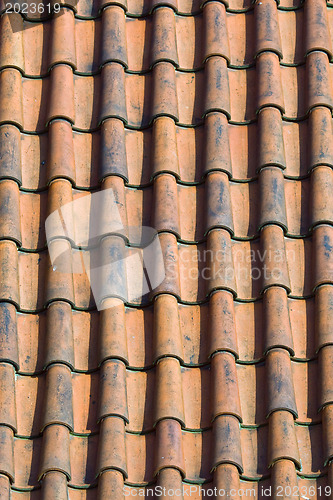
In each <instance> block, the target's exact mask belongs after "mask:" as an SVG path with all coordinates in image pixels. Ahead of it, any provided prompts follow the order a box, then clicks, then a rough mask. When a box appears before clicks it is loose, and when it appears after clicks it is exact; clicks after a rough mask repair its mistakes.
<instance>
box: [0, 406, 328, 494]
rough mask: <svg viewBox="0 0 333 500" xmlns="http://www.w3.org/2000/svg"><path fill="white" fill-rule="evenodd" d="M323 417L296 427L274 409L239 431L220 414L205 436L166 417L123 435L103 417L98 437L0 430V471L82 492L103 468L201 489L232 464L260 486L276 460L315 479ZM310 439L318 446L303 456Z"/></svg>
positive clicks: (114, 420)
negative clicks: (164, 476)
mask: <svg viewBox="0 0 333 500" xmlns="http://www.w3.org/2000/svg"><path fill="white" fill-rule="evenodd" d="M322 415H323V423H322V424H320V425H313V426H305V425H295V423H294V420H293V417H292V415H291V414H290V413H289V412H287V411H275V412H274V413H272V415H271V417H270V419H269V423H268V425H267V426H264V427H259V428H255V427H242V428H240V425H239V421H238V419H237V418H236V417H235V416H233V415H220V416H218V417H217V418H216V419H215V421H214V422H213V425H212V429H209V430H206V431H204V432H187V431H185V430H182V428H181V425H180V423H179V422H178V421H177V420H175V419H173V418H168V419H164V420H161V421H160V422H159V423H158V424H157V425H156V430H155V431H154V432H153V433H146V434H135V433H130V432H126V430H125V423H124V420H123V419H122V418H120V417H117V416H109V417H106V418H104V419H103V420H102V421H101V423H100V427H99V433H98V434H92V435H90V436H80V435H73V434H71V433H70V431H69V429H68V427H66V426H64V425H62V424H54V425H49V426H47V427H46V428H45V429H44V432H43V437H40V438H35V439H26V438H25V439H22V438H20V437H14V433H13V430H12V429H11V428H9V427H8V426H2V427H1V431H0V439H1V445H2V447H1V448H2V454H1V462H0V464H1V471H2V473H3V474H5V475H7V476H8V477H9V479H10V481H12V482H15V487H16V488H18V489H31V488H32V487H36V486H38V482H39V481H40V480H41V479H43V477H44V475H45V474H46V473H47V472H49V471H60V472H62V473H63V474H64V475H65V477H67V480H68V481H69V484H70V485H73V486H76V487H83V488H84V487H86V486H87V485H88V486H89V485H93V484H96V479H97V478H98V476H99V474H100V473H102V472H103V471H105V470H118V471H120V472H121V473H122V475H123V479H125V481H127V482H128V483H129V484H132V485H145V484H149V483H151V482H152V481H153V480H154V476H156V475H157V474H158V473H159V472H160V471H161V470H163V469H165V468H173V469H176V470H178V471H179V472H180V474H181V476H182V477H183V478H184V479H186V480H187V481H189V482H194V483H200V482H202V481H211V480H212V478H213V475H215V474H216V468H217V466H218V465H219V464H226V463H229V464H233V465H234V466H235V471H236V472H237V473H238V474H240V475H241V476H242V477H243V478H248V479H250V480H251V479H252V480H258V479H263V478H264V477H265V476H267V473H268V472H269V468H270V467H272V465H274V464H275V463H276V462H278V461H279V460H281V459H284V460H289V461H291V462H293V466H294V468H295V467H296V469H297V470H298V471H301V472H302V473H303V475H305V476H309V477H315V476H316V475H318V473H320V470H321V469H322V467H323V465H324V463H325V465H326V463H327V461H328V460H329V459H331V458H332V453H333V448H332V443H331V439H330V435H331V433H332V406H327V407H326V408H325V409H324V410H323V411H322ZM322 435H324V437H325V439H324V440H323V444H321V442H322ZM311 441H315V442H316V447H313V448H312V449H311V453H309V446H310V442H311ZM14 457H15V460H14ZM294 471H295V469H294ZM294 473H295V479H296V471H295V472H294Z"/></svg>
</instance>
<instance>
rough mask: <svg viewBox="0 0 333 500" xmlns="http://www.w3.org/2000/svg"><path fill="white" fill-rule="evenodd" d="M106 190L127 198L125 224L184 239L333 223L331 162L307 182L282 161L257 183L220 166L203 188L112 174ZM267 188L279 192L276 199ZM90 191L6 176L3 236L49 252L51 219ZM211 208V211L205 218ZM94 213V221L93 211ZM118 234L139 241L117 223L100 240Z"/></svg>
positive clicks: (293, 232)
mask: <svg viewBox="0 0 333 500" xmlns="http://www.w3.org/2000/svg"><path fill="white" fill-rule="evenodd" d="M61 166H63V165H62V164H61ZM102 189H104V190H107V189H112V192H113V194H114V195H115V197H116V199H117V200H119V201H121V205H120V211H119V213H120V217H121V221H122V223H123V227H139V226H151V227H154V228H155V229H156V230H157V231H158V232H170V233H173V234H175V236H176V237H177V239H178V241H179V242H182V243H187V242H189V243H194V242H196V243H199V242H200V243H202V242H203V241H204V240H207V239H209V236H208V233H209V231H211V230H213V229H216V228H223V229H226V230H227V231H228V232H229V233H230V235H231V238H232V239H233V238H236V239H244V240H251V239H253V238H259V233H260V230H261V229H262V228H263V227H264V226H266V225H267V224H272V223H275V224H277V225H279V226H280V227H281V228H282V229H283V230H284V232H285V234H286V235H287V236H288V237H290V238H293V237H297V238H299V237H305V236H310V235H311V233H312V232H313V230H314V228H315V227H316V226H318V225H319V224H323V223H325V224H330V223H332V222H333V221H332V198H331V193H332V190H333V173H332V170H331V168H330V167H328V166H321V167H317V168H315V169H314V171H313V173H312V175H311V179H310V178H306V179H303V180H299V181H295V180H290V179H284V177H283V174H282V171H281V170H280V169H278V168H275V167H267V168H264V169H263V170H262V171H261V172H260V175H259V179H258V181H255V182H251V183H236V182H232V181H231V182H229V180H228V177H227V175H226V174H225V173H224V172H212V173H210V175H208V176H207V178H206V180H205V184H200V185H198V186H185V185H183V184H177V182H176V179H175V177H174V176H172V175H169V174H162V175H159V176H157V177H156V178H155V179H154V182H153V186H151V187H146V188H143V189H132V188H129V187H126V186H125V184H124V181H123V179H121V178H119V177H118V176H116V177H114V176H110V177H107V178H106V179H105V180H104V181H103V182H102ZM267 191H270V192H271V193H272V196H271V197H270V198H267V196H266V193H267ZM60 193H61V196H60ZM105 193H107V191H105ZM310 193H311V194H312V203H310V204H307V210H306V209H304V207H303V206H302V204H301V203H300V194H302V196H303V197H306V198H307V199H308V198H309V197H310ZM86 196H88V194H87V192H85V191H79V190H73V189H72V185H71V183H70V182H69V181H68V180H67V179H57V180H54V181H52V182H51V184H50V186H49V188H48V190H47V191H42V192H36V193H32V192H26V191H20V190H19V187H18V185H17V183H16V182H15V181H13V180H2V181H0V219H1V221H0V238H1V239H6V240H12V241H14V242H16V243H17V245H18V246H19V247H22V248H23V249H25V250H29V251H35V252H36V251H42V250H43V249H45V248H46V235H45V219H46V217H47V216H48V215H49V214H51V213H52V212H53V211H54V210H59V209H60V208H61V205H63V204H66V203H70V202H73V201H74V202H75V201H77V200H80V199H82V197H86ZM89 199H91V198H90V196H89ZM286 199H287V200H288V201H289V203H286ZM151 207H154V211H153V212H152V210H151ZM192 207H195V213H194V214H193V212H191V208H192ZM205 207H207V211H206V217H202V213H203V211H204V210H205ZM105 211H107V207H105ZM244 211H246V212H247V213H251V218H250V219H249V220H248V219H244V218H241V217H240V214H241V213H243V212H244ZM37 214H38V215H37ZM87 217H88V219H87V223H89V222H90V217H89V214H88V215H87ZM71 227H73V231H72V232H70V236H69V238H71V240H72V243H73V245H84V246H85V247H87V244H84V243H82V241H80V239H79V234H80V227H78V226H77V224H76V226H75V225H74V223H73V224H72V225H71ZM76 233H77V234H76ZM110 233H118V234H122V235H123V236H124V237H125V239H126V241H129V242H130V243H133V241H131V236H130V235H127V234H125V233H120V232H119V231H117V229H116V228H115V227H114V226H112V224H107V225H106V224H105V225H104V227H101V228H100V238H102V237H103V236H106V235H107V234H110ZM59 236H62V234H61V233H60V232H59V231H57V228H54V230H53V232H52V233H50V232H49V234H48V238H49V239H50V238H55V237H59ZM255 244H256V243H255V242H253V245H255ZM200 248H201V247H200ZM253 260H254V259H253Z"/></svg>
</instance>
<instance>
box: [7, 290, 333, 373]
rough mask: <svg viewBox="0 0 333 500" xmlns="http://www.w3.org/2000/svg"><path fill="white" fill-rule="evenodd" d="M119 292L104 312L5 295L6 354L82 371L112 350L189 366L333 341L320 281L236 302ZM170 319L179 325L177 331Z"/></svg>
mask: <svg viewBox="0 0 333 500" xmlns="http://www.w3.org/2000/svg"><path fill="white" fill-rule="evenodd" d="M113 300H114V302H115V304H117V305H118V307H113V308H111V310H110V311H109V312H108V310H105V311H104V312H103V314H102V315H101V317H100V316H99V313H98V311H90V312H87V311H77V310H71V307H70V305H69V304H68V303H66V302H54V303H52V304H51V305H50V306H49V307H48V309H47V310H45V311H43V312H41V313H39V314H30V313H29V314H25V313H17V312H16V309H15V306H14V305H13V304H8V303H5V302H4V303H2V304H1V305H0V309H1V312H2V315H3V318H5V319H4V320H3V321H2V323H1V339H2V341H1V345H0V359H1V360H2V361H4V360H7V361H8V362H10V363H12V364H13V365H14V366H15V367H16V369H17V370H18V371H19V372H20V373H23V374H30V375H33V374H37V373H40V372H41V371H42V370H43V369H45V368H46V367H47V366H49V365H50V364H51V363H53V362H57V361H63V362H64V363H65V364H67V365H68V366H69V367H70V368H71V369H72V370H76V371H78V372H82V371H83V372H88V371H94V370H97V368H98V366H99V365H100V363H101V362H103V361H104V360H106V359H111V358H115V359H121V360H123V361H124V362H125V364H126V365H129V366H130V367H131V368H133V369H143V368H145V369H148V368H151V367H152V366H153V364H154V363H156V361H157V360H158V359H160V358H162V357H163V356H166V355H170V356H173V357H175V358H177V359H179V360H180V363H181V364H182V365H184V366H198V365H204V364H205V363H207V362H208V361H209V358H210V356H211V355H212V354H213V353H214V352H222V351H226V352H231V353H233V354H234V355H235V356H236V359H238V358H239V360H240V362H241V363H257V362H258V361H260V360H263V357H264V355H265V354H266V352H267V351H268V350H269V349H272V348H274V347H279V346H280V347H281V346H283V347H284V348H285V349H286V350H287V351H288V352H289V353H290V355H291V356H293V357H295V359H296V360H298V359H299V360H301V361H306V360H309V359H311V360H312V359H314V357H315V356H316V354H317V352H318V351H319V350H320V349H321V348H322V347H323V346H324V345H329V344H330V342H331V340H330V324H331V322H332V314H333V313H332V311H333V309H332V306H331V302H332V288H331V286H330V285H327V286H321V287H319V288H318V290H317V291H316V294H315V297H314V298H311V299H310V298H309V299H307V300H300V299H290V298H287V297H286V291H285V290H284V289H281V288H278V287H272V288H269V289H268V290H267V291H266V292H265V294H264V295H263V298H262V300H259V301H257V302H252V303H247V302H233V301H232V297H231V294H230V292H224V291H219V292H216V293H214V294H213V295H212V296H211V298H210V301H209V302H205V303H203V304H201V305H196V306H189V305H184V304H180V303H178V302H177V299H176V298H175V297H173V296H171V295H161V296H159V297H158V298H157V299H156V303H155V306H149V307H146V308H144V309H137V308H132V307H125V306H124V305H123V304H122V302H121V301H120V300H119V299H113ZM318 318H319V319H318ZM164 320H167V321H168V324H170V325H172V329H171V331H170V332H169V329H168V328H167V327H166V326H163V325H165V323H163V321H164ZM208 321H210V326H209V327H208V328H207V327H206V324H207V323H208ZM222 328H223V331H224V332H225V333H224V335H223V336H221V335H220V334H219V332H220V331H221V329H222ZM6 331H7V332H8V334H6ZM44 331H47V332H48V334H47V342H44V341H45V335H44ZM314 331H315V332H316V338H315V337H314V336H313V335H312V333H313V332H314ZM304 332H305V333H304ZM26 339H29V341H27V340H26ZM64 346H67V347H66V349H65V348H64ZM240 370H241V368H240Z"/></svg>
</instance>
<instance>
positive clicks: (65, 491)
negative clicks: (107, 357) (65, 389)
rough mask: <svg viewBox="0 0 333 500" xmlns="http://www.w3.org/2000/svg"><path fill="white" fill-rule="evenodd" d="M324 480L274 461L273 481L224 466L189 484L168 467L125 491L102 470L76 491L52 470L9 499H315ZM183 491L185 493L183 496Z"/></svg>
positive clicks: (3, 481) (116, 475)
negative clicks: (229, 495) (153, 480)
mask: <svg viewBox="0 0 333 500" xmlns="http://www.w3.org/2000/svg"><path fill="white" fill-rule="evenodd" d="M331 476H332V471H331V468H329V480H331ZM327 481H328V480H327V476H326V475H325V476H320V477H318V478H315V479H311V478H308V477H307V478H305V477H304V476H302V475H301V474H300V475H299V476H296V474H295V471H294V465H293V463H292V462H290V461H289V460H280V461H278V462H276V464H275V465H274V467H273V469H272V479H270V478H264V479H263V480H260V481H251V480H244V479H243V480H242V479H241V480H240V479H239V477H238V472H237V468H236V467H235V466H234V465H232V464H223V465H218V466H217V468H216V472H215V480H214V481H213V482H208V483H203V484H192V483H188V482H183V481H182V478H181V475H180V472H179V471H177V470H175V469H173V468H167V469H162V470H161V472H160V473H159V475H158V479H157V485H156V487H155V485H151V486H148V487H146V488H144V487H141V488H140V487H135V486H129V485H126V486H125V490H124V480H123V476H122V474H121V472H119V471H117V470H106V471H104V472H103V473H102V474H101V475H100V477H99V482H98V488H96V487H92V488H91V489H86V488H84V489H82V488H75V487H73V486H71V485H68V483H67V480H66V476H65V475H64V474H63V473H61V472H59V471H52V472H49V473H47V474H46V475H45V477H44V479H43V483H42V487H41V489H35V490H33V491H23V490H12V493H11V497H10V498H11V499H13V500H30V499H33V500H41V499H43V500H46V499H47V498H50V495H52V494H54V491H55V489H56V490H57V492H58V495H62V498H69V499H70V500H95V499H96V498H98V500H102V499H104V498H110V496H113V497H114V498H122V495H123V493H124V491H125V494H126V496H135V497H139V498H152V497H153V494H154V492H156V496H157V497H159V496H161V495H162V494H163V491H167V490H168V489H171V490H172V489H173V490H174V491H176V492H177V493H180V498H183V496H184V498H187V497H189V496H190V497H191V498H193V499H194V500H199V499H203V498H207V497H208V496H212V494H213V492H214V488H216V490H217V491H220V492H221V495H222V492H223V491H229V490H233V491H237V492H238V491H240V495H241V494H242V495H243V496H253V497H257V496H258V497H259V498H264V497H265V496H266V497H267V496H269V495H270V494H271V493H272V492H273V493H278V494H279V493H281V491H282V488H283V489H284V488H287V491H289V490H288V488H290V489H291V491H294V492H298V491H300V492H301V493H304V494H306V492H307V491H310V492H311V494H313V495H312V496H314V495H315V493H314V492H317V488H318V491H323V492H326V493H327V495H326V496H328V495H329V491H330V485H329V484H328V482H327ZM0 488H1V489H0V492H1V494H2V495H3V498H4V499H6V500H7V499H8V498H9V494H10V484H9V479H8V477H6V476H4V475H2V476H0ZM270 488H271V490H270ZM182 492H184V493H183V494H182ZM178 496H179V494H178ZM170 498H172V497H170Z"/></svg>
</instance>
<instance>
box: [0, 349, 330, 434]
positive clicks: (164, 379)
mask: <svg viewBox="0 0 333 500" xmlns="http://www.w3.org/2000/svg"><path fill="white" fill-rule="evenodd" d="M332 352H333V351H332V346H331V345H330V346H324V347H323V348H322V349H321V350H320V351H319V356H318V361H311V362H308V363H304V362H297V361H290V358H289V353H288V352H287V351H286V349H284V348H282V347H281V348H273V349H271V350H270V351H268V354H267V355H266V359H265V363H264V364H255V365H249V364H242V365H241V364H239V363H236V362H235V358H234V356H233V355H232V354H231V353H229V352H218V353H215V355H214V356H213V357H212V359H211V361H210V365H205V366H203V367H197V368H195V367H182V366H181V365H180V363H179V360H177V359H176V358H174V357H171V355H169V356H168V357H164V358H161V359H160V361H159V362H158V363H157V365H156V367H155V368H152V369H150V370H147V371H142V370H139V371H138V370H137V371H135V370H130V369H128V368H126V365H125V363H124V362H123V361H121V360H117V359H108V360H106V361H105V362H103V364H102V365H101V367H100V368H99V370H98V371H96V372H94V373H91V374H88V373H73V372H71V371H70V368H69V367H68V365H65V363H67V360H66V359H64V360H63V361H56V362H54V363H53V364H52V365H50V366H49V368H48V369H47V370H45V372H44V373H41V374H39V375H38V376H34V377H32V376H28V375H20V374H17V375H15V371H14V367H13V366H12V364H10V363H9V362H3V363H1V364H0V386H1V397H0V416H1V418H0V421H1V425H6V426H9V427H11V428H12V429H13V430H14V432H15V433H16V434H18V435H19V436H21V437H27V438H28V437H29V438H33V437H37V436H39V435H41V434H42V433H43V431H44V429H45V427H47V426H48V425H52V424H56V423H61V424H62V425H65V426H67V427H68V428H69V429H70V430H71V431H72V432H75V433H76V434H80V435H81V434H83V435H88V434H91V433H97V432H98V429H99V423H100V421H101V420H102V419H104V418H106V417H107V416H110V415H117V416H119V417H121V418H123V420H124V421H125V422H126V423H127V425H126V429H127V431H128V432H132V433H133V432H134V433H147V432H153V430H154V428H155V426H156V424H157V422H159V421H160V420H163V419H165V418H173V419H175V420H177V421H178V422H180V424H181V425H182V427H183V428H184V429H186V430H189V431H196V432H203V431H205V430H206V429H209V428H210V427H211V426H212V422H214V420H215V419H216V418H217V417H218V416H219V415H234V416H235V417H236V418H237V419H238V420H239V422H240V423H241V424H242V427H244V428H246V427H247V426H250V427H251V426H254V427H256V426H264V425H266V418H268V417H269V416H270V415H271V414H272V413H273V412H275V411H278V410H287V411H289V412H290V413H291V414H292V415H293V416H294V418H295V419H296V420H297V423H298V424H299V425H310V424H319V423H320V422H321V414H320V413H319V414H318V412H319V411H320V410H322V409H323V408H324V407H326V406H327V405H329V404H331V403H332V392H333V389H332V357H333V354H332ZM62 354H63V355H62V357H61V356H59V358H60V360H61V358H65V354H66V353H65V354H64V353H62ZM115 355H116V354H115ZM115 355H114V356H115ZM307 379H309V382H308V383H306V380H307ZM317 380H318V381H319V388H318V390H317V391H316V390H315V389H316V385H317V384H316V381H317ZM255 391H259V393H260V394H261V395H262V396H261V399H254V397H253V394H254V393H255ZM307 392H309V395H308V394H307ZM138 394H141V396H142V397H141V398H139V399H138V398H137V395H138ZM295 395H296V396H295Z"/></svg>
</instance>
